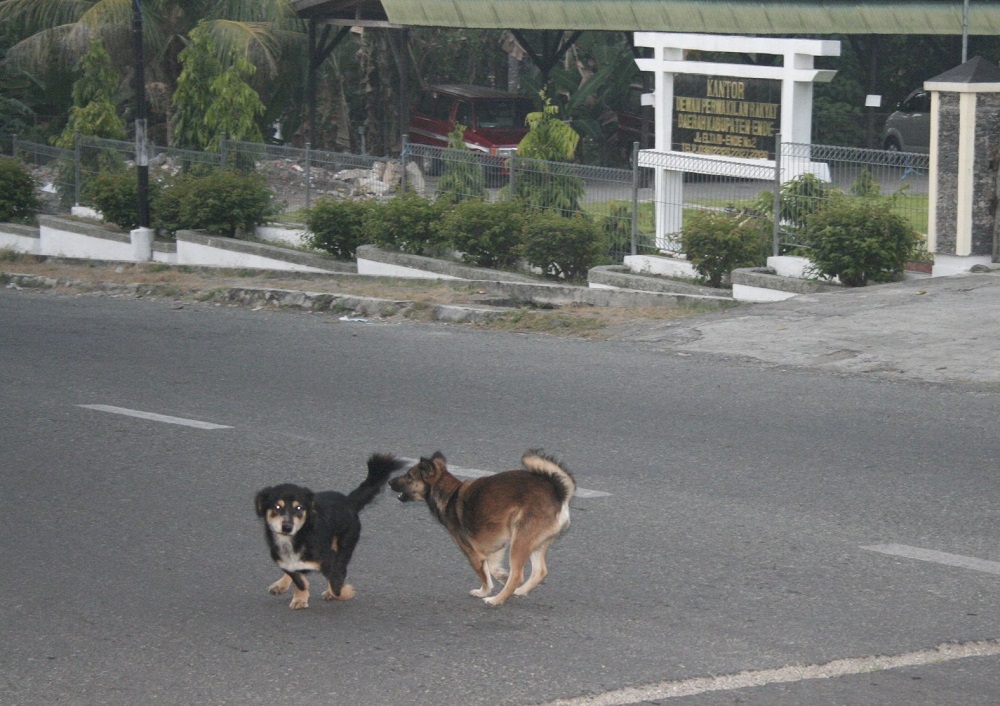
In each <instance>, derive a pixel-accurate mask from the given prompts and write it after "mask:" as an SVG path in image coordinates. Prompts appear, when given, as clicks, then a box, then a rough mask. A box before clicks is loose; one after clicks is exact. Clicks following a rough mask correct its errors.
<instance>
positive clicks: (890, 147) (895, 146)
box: [882, 137, 901, 152]
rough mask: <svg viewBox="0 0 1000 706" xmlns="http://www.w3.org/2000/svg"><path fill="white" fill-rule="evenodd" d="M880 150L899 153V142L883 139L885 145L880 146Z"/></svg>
mask: <svg viewBox="0 0 1000 706" xmlns="http://www.w3.org/2000/svg"><path fill="white" fill-rule="evenodd" d="M882 148H883V149H884V150H885V151H886V152H900V151H901V149H900V146H899V140H897V139H896V138H895V137H887V138H885V144H884V145H882Z"/></svg>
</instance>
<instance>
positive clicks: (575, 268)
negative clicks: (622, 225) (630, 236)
mask: <svg viewBox="0 0 1000 706" xmlns="http://www.w3.org/2000/svg"><path fill="white" fill-rule="evenodd" d="M606 249H607V248H606V245H605V243H604V237H603V233H601V230H600V228H598V226H597V225H596V224H595V223H594V221H593V220H591V219H590V218H589V217H587V216H571V217H569V218H564V217H561V216H559V215H557V214H555V213H552V212H538V213H532V214H530V217H529V218H528V219H527V222H526V224H525V228H524V255H525V257H526V258H527V260H528V262H529V263H530V264H531V265H533V266H534V267H537V268H539V269H540V270H541V271H542V272H544V273H545V274H546V275H548V276H550V277H556V278H560V277H561V278H564V279H567V280H582V279H585V278H586V277H587V272H588V270H590V268H591V267H594V266H596V265H599V264H601V262H603V261H604V252H605V251H606Z"/></svg>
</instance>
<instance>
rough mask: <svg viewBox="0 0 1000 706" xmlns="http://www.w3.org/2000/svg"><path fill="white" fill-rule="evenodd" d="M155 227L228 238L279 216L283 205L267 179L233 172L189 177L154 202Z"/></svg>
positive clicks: (168, 187)
mask: <svg viewBox="0 0 1000 706" xmlns="http://www.w3.org/2000/svg"><path fill="white" fill-rule="evenodd" d="M150 210H151V216H152V222H153V225H154V226H155V227H157V228H161V229H163V230H165V231H168V232H170V233H174V232H176V231H178V230H182V229H190V230H207V231H209V232H210V233H217V234H219V235H223V236H226V237H228V238H234V237H236V235H237V231H240V230H242V231H246V232H249V231H251V230H253V228H254V227H255V226H258V225H262V224H264V223H267V222H268V221H269V220H270V219H271V218H273V217H274V216H275V215H277V213H278V211H279V206H278V205H277V204H276V203H275V202H274V200H273V194H272V193H271V190H270V189H269V188H268V186H267V182H265V181H264V179H263V177H261V176H260V175H257V174H242V173H239V172H233V171H213V172H209V173H207V174H203V175H193V174H185V175H181V176H178V177H176V178H175V179H174V180H173V182H171V183H170V184H168V185H165V186H164V187H163V188H162V189H161V190H160V191H159V193H158V194H156V196H155V198H154V199H153V200H152V201H151V209H150Z"/></svg>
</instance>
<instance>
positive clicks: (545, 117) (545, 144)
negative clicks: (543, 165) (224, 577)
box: [517, 93, 580, 162]
mask: <svg viewBox="0 0 1000 706" xmlns="http://www.w3.org/2000/svg"><path fill="white" fill-rule="evenodd" d="M542 101H543V103H544V105H543V106H542V109H541V110H540V111H538V112H536V113H528V116H527V117H526V118H525V120H526V121H527V123H528V134H527V135H525V136H524V138H523V139H522V140H521V144H519V145H518V146H517V154H518V155H519V156H521V157H527V158H528V159H543V160H546V161H549V162H568V161H569V160H571V159H573V154H574V153H575V152H576V146H577V145H578V144H579V143H580V136H579V135H578V134H577V132H576V130H574V129H573V128H572V127H571V126H570V124H569V123H567V122H564V121H562V120H560V119H559V106H557V105H553V104H552V101H551V100H550V99H549V98H548V97H547V96H546V95H545V94H544V93H543V94H542Z"/></svg>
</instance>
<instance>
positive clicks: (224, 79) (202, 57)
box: [173, 21, 264, 152]
mask: <svg viewBox="0 0 1000 706" xmlns="http://www.w3.org/2000/svg"><path fill="white" fill-rule="evenodd" d="M179 58H180V61H181V64H182V66H183V68H182V69H181V73H180V76H179V77H178V79H177V89H176V90H175V91H174V95H173V105H174V115H173V132H174V143H175V144H176V145H177V146H179V147H186V148H189V149H197V150H207V151H210V152H218V151H219V149H220V146H221V141H222V136H223V134H225V135H226V137H228V138H229V139H232V140H238V141H242V142H263V139H264V138H263V135H262V134H261V131H260V127H259V126H258V125H257V118H258V117H260V116H261V115H263V113H264V104H263V103H262V102H261V100H260V95H259V94H258V93H257V91H255V90H254V89H253V88H252V87H251V86H250V84H249V83H248V82H249V80H250V79H251V78H252V77H253V75H254V73H255V72H256V67H254V65H253V64H251V63H250V62H249V61H248V60H247V59H246V58H245V57H244V56H240V55H238V54H237V53H236V52H235V51H230V52H228V53H224V54H223V58H222V59H220V57H219V52H218V51H217V50H216V46H215V42H214V41H213V39H212V34H211V26H210V25H209V24H208V23H206V22H204V21H202V22H199V23H198V25H197V26H196V27H195V28H194V29H193V30H191V38H190V43H189V44H188V45H187V47H185V49H184V50H183V51H182V52H181V53H180V55H179Z"/></svg>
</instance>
